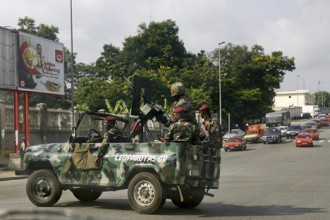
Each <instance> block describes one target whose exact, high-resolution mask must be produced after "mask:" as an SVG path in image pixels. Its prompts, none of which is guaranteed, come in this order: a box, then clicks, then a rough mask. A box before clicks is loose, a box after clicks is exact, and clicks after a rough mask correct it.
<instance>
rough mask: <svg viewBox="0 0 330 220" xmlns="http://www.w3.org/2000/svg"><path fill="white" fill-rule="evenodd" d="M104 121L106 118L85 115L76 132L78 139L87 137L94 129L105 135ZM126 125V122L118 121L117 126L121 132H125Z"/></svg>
mask: <svg viewBox="0 0 330 220" xmlns="http://www.w3.org/2000/svg"><path fill="white" fill-rule="evenodd" d="M103 120H104V116H101V115H89V114H85V115H84V116H83V118H82V120H81V121H80V123H79V125H78V127H77V129H76V131H75V135H76V137H87V136H88V132H89V131H90V130H91V129H93V130H95V131H97V132H99V133H100V134H102V135H103V134H104V132H105V131H104V127H103ZM125 125H126V124H125V122H124V121H121V120H116V125H115V126H116V127H117V128H118V129H119V130H120V131H123V130H124V128H125Z"/></svg>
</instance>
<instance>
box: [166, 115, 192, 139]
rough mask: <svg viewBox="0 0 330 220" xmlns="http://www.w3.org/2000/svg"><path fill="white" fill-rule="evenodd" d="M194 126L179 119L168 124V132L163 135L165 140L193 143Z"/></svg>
mask: <svg viewBox="0 0 330 220" xmlns="http://www.w3.org/2000/svg"><path fill="white" fill-rule="evenodd" d="M194 134H195V127H194V125H193V124H192V123H190V122H187V121H184V120H182V119H180V120H179V121H178V122H175V123H173V124H171V125H170V127H169V128H168V132H167V134H166V135H165V137H164V140H165V141H166V142H171V141H173V142H186V143H193V142H194V141H195V138H194V137H195V135H194Z"/></svg>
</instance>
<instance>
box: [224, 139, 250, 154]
mask: <svg viewBox="0 0 330 220" xmlns="http://www.w3.org/2000/svg"><path fill="white" fill-rule="evenodd" d="M223 145H224V149H225V151H228V150H245V149H246V141H245V140H244V139H243V138H241V137H231V138H228V139H227V140H226V141H225V142H224V144H223Z"/></svg>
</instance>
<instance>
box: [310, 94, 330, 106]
mask: <svg viewBox="0 0 330 220" xmlns="http://www.w3.org/2000/svg"><path fill="white" fill-rule="evenodd" d="M314 96H315V103H314V105H318V106H320V107H327V108H329V107H330V93H329V92H326V91H319V92H316V93H314Z"/></svg>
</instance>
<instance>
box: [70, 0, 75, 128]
mask: <svg viewBox="0 0 330 220" xmlns="http://www.w3.org/2000/svg"><path fill="white" fill-rule="evenodd" d="M70 29H71V56H70V59H71V61H70V70H71V128H72V130H73V128H74V85H73V25H72V0H70Z"/></svg>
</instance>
